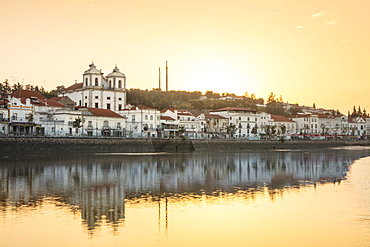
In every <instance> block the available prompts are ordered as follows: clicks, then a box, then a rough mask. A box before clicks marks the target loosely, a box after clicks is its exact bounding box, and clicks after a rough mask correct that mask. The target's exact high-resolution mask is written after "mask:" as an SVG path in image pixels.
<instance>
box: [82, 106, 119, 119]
mask: <svg viewBox="0 0 370 247" xmlns="http://www.w3.org/2000/svg"><path fill="white" fill-rule="evenodd" d="M80 108H86V109H87V110H88V111H89V112H90V113H91V114H93V115H94V116H98V117H117V118H123V117H122V116H121V115H119V114H117V113H115V112H114V111H111V110H108V109H101V108H90V107H82V106H79V107H76V109H80Z"/></svg>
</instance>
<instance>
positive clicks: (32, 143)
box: [0, 137, 370, 156]
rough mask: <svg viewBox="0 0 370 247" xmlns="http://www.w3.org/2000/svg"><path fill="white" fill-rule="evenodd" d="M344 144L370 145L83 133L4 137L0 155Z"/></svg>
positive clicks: (351, 143) (241, 149) (340, 142)
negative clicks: (98, 135) (109, 135)
mask: <svg viewBox="0 0 370 247" xmlns="http://www.w3.org/2000/svg"><path fill="white" fill-rule="evenodd" d="M341 146H369V147H370V140H360V141H343V140H335V141H303V140H302V141H301V140H300V141H292V140H290V141H285V142H281V141H248V140H181V139H122V138H83V137H0V155H3V156H4V155H5V156H6V155H12V156H18V155H32V154H35V155H46V154H59V155H63V154H66V155H68V154H78V153H79V154H82V153H85V154H88V153H152V152H174V153H175V152H178V153H183V152H194V151H196V152H202V151H204V152H247V151H253V150H276V149H277V150H279V149H286V150H312V149H317V150H321V149H327V148H333V147H341Z"/></svg>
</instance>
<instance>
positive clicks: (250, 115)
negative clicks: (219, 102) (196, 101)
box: [210, 107, 259, 138]
mask: <svg viewBox="0 0 370 247" xmlns="http://www.w3.org/2000/svg"><path fill="white" fill-rule="evenodd" d="M210 114H217V115H220V116H222V117H225V118H228V119H229V125H233V126H235V127H236V130H235V132H234V135H233V136H234V137H236V138H248V137H256V136H258V133H259V132H258V129H259V128H258V122H259V115H258V113H257V110H253V109H245V108H238V107H226V108H221V109H217V110H214V111H212V112H210Z"/></svg>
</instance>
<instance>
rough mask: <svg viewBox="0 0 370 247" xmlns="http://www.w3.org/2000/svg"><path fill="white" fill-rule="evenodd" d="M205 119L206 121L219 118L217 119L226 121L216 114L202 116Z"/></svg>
mask: <svg viewBox="0 0 370 247" xmlns="http://www.w3.org/2000/svg"><path fill="white" fill-rule="evenodd" d="M204 116H205V118H206V119H209V118H219V119H227V118H225V117H223V116H220V115H217V114H204Z"/></svg>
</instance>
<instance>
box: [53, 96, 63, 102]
mask: <svg viewBox="0 0 370 247" xmlns="http://www.w3.org/2000/svg"><path fill="white" fill-rule="evenodd" d="M50 99H51V100H56V101H58V100H61V99H63V97H53V98H50Z"/></svg>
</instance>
